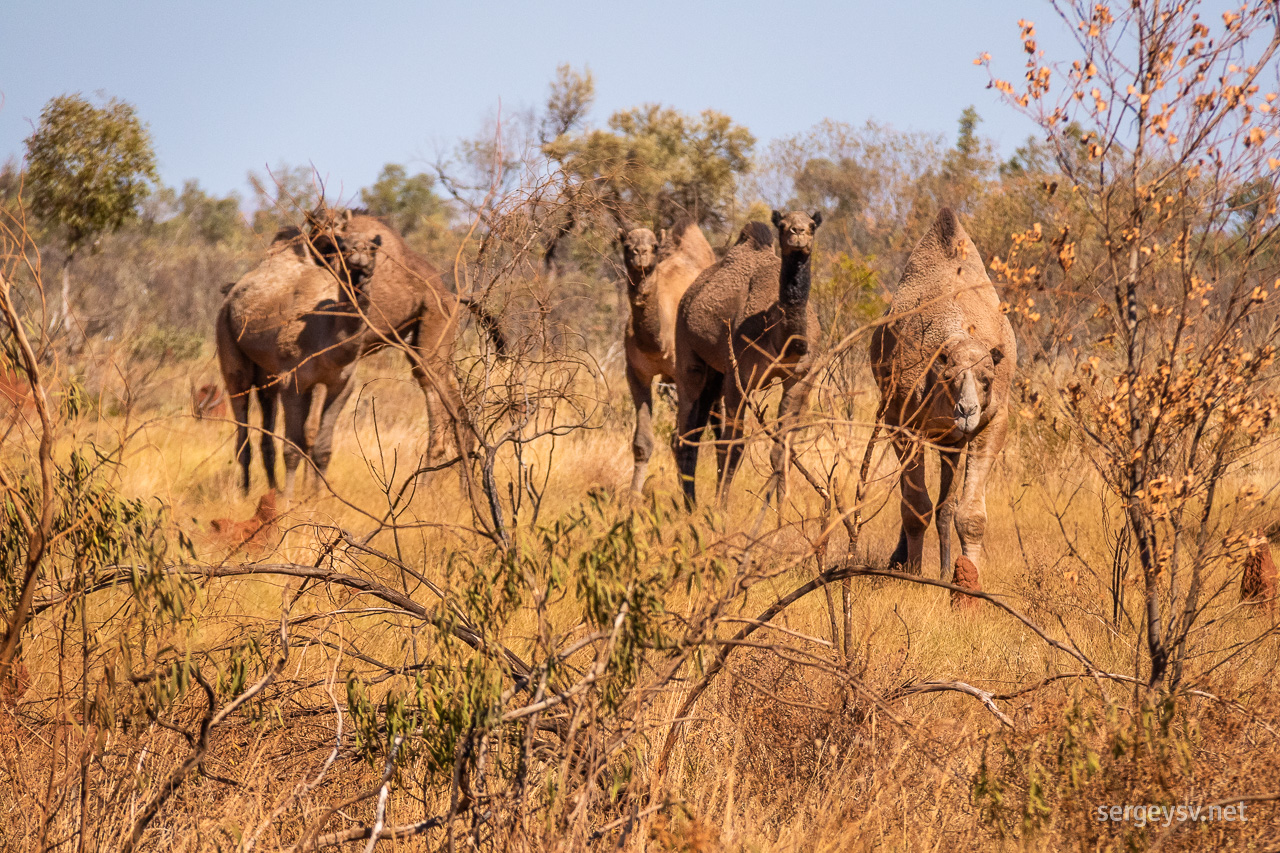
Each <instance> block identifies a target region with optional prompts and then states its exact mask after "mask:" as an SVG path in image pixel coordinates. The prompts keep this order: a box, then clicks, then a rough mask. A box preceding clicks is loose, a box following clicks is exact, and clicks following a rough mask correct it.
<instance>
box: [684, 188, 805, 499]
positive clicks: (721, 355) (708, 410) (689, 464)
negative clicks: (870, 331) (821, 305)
mask: <svg viewBox="0 0 1280 853" xmlns="http://www.w3.org/2000/svg"><path fill="white" fill-rule="evenodd" d="M773 224H774V227H775V228H777V230H778V240H779V244H780V245H781V247H782V257H781V258H779V257H778V256H777V255H775V254H774V253H773V234H772V232H771V231H770V229H769V227H768V226H767V225H765V224H764V223H762V222H752V223H748V224H747V226H746V227H745V228H743V230H742V235H741V236H740V237H739V238H738V243H737V245H735V246H734V247H733V248H732V249H730V250H729V253H728V254H727V255H725V257H724V259H723V260H721V261H719V262H718V263H716V264H715V265H713V266H711V267H709V268H708V269H706V270H704V271H703V272H702V274H701V275H699V276H698V278H697V280H696V281H694V283H693V284H692V285H691V286H690V287H689V290H688V291H687V292H686V293H685V295H684V298H683V299H681V300H680V310H679V311H678V312H677V315H676V396H677V397H678V398H679V418H678V420H677V422H676V426H677V428H676V433H675V436H674V438H673V447H674V450H675V454H676V466H677V467H678V468H679V471H680V485H681V488H682V489H683V490H684V495H685V500H686V502H687V503H688V505H689V506H693V505H694V504H695V503H696V502H697V489H696V485H695V480H694V475H695V473H696V472H697V468H698V441H699V440H700V438H701V436H702V433H703V430H704V429H705V428H706V426H707V424H708V422H709V421H711V420H712V418H713V415H715V414H716V411H715V410H716V409H717V408H719V415H718V416H717V417H715V418H714V422H713V423H712V427H713V430H714V432H715V434H716V439H717V442H716V454H717V457H718V463H719V464H718V468H719V486H718V489H717V491H718V496H719V500H720V502H721V503H723V502H724V501H725V500H727V498H728V492H729V486H730V484H731V483H732V482H733V476H734V473H735V472H736V470H737V467H738V462H739V460H740V459H741V457H742V443H741V438H742V432H743V424H744V421H745V419H746V415H747V412H746V403H747V400H748V399H749V397H750V395H751V394H752V393H753V392H754V391H757V390H759V389H761V388H764V387H765V386H766V385H769V384H770V383H771V382H773V381H774V380H781V382H782V388H783V392H782V402H781V404H780V405H779V406H778V424H777V429H776V432H775V442H774V447H773V453H772V463H773V470H774V471H775V472H776V473H781V472H782V470H783V466H784V464H785V461H786V449H785V436H786V434H787V430H788V428H789V426H790V424H791V422H792V421H794V419H795V418H796V417H798V416H799V413H800V410H801V408H803V406H804V402H805V399H806V398H807V396H808V390H809V387H808V381H807V379H808V373H809V367H810V364H811V362H812V358H811V356H810V354H809V345H810V342H812V341H816V340H817V339H818V334H819V329H818V318H817V315H816V314H815V312H814V310H813V307H812V306H810V305H809V261H810V256H811V253H812V251H813V240H814V233H815V232H816V231H817V228H818V226H819V225H820V224H822V214H821V213H819V212H815V213H813V214H807V213H803V212H799V211H793V212H791V213H788V214H786V215H785V216H784V215H783V214H781V213H779V212H778V211H776V210H775V211H774V212H773ZM726 377H728V378H729V381H728V382H726V381H725V378H726Z"/></svg>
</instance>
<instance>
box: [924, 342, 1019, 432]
mask: <svg viewBox="0 0 1280 853" xmlns="http://www.w3.org/2000/svg"><path fill="white" fill-rule="evenodd" d="M1002 360H1004V350H1002V349H1001V348H1000V347H998V346H995V347H991V348H988V347H987V346H986V345H985V344H983V343H982V342H981V341H979V340H978V339H977V338H975V337H972V336H971V335H956V336H955V337H953V338H951V339H950V340H948V341H947V342H946V343H944V344H943V345H942V348H941V349H940V350H938V353H937V354H936V355H935V356H934V359H933V366H932V368H931V370H930V378H931V380H932V383H931V384H932V386H933V394H932V401H931V402H932V405H931V406H930V408H931V409H932V413H933V417H932V418H931V419H930V420H931V421H932V422H933V423H934V424H937V425H939V426H942V425H949V428H948V429H945V431H947V432H952V431H954V432H958V433H960V434H961V435H962V436H964V437H966V438H972V437H973V436H974V435H976V434H977V432H978V430H979V429H980V428H981V426H982V413H983V412H985V411H986V410H987V407H988V406H989V405H990V403H991V384H992V382H994V381H995V377H996V366H997V365H999V364H1000V362H1001V361H1002Z"/></svg>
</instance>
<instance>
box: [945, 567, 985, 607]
mask: <svg viewBox="0 0 1280 853" xmlns="http://www.w3.org/2000/svg"><path fill="white" fill-rule="evenodd" d="M952 583H954V584H955V585H956V586H958V587H963V588H964V589H971V590H973V591H974V592H982V582H981V581H980V580H978V567H977V566H976V565H974V562H973V560H970V559H969V558H968V557H965V556H960V557H957V558H956V576H955V579H954V580H952ZM981 603H982V599H980V598H974V597H973V596H970V595H965V594H964V593H963V592H957V591H956V590H954V589H953V590H951V609H952V610H971V609H973V608H975V607H977V606H978V605H979V604H981Z"/></svg>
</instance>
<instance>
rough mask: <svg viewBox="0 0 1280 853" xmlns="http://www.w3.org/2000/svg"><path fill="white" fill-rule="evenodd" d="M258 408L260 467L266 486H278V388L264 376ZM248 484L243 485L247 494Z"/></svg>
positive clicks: (260, 378)
mask: <svg viewBox="0 0 1280 853" xmlns="http://www.w3.org/2000/svg"><path fill="white" fill-rule="evenodd" d="M259 380H260V384H259V385H258V408H259V409H262V435H261V436H259V437H258V441H259V446H260V447H261V448H262V467H263V469H264V470H265V471H266V472H267V488H269V489H276V488H279V483H277V482H276V400H277V399H278V398H279V396H280V389H279V386H277V385H276V384H275V383H274V382H272V381H271V380H270V379H268V378H267V377H265V376H261V377H259ZM248 490H249V486H248V485H247V483H246V485H245V493H246V494H247V493H248Z"/></svg>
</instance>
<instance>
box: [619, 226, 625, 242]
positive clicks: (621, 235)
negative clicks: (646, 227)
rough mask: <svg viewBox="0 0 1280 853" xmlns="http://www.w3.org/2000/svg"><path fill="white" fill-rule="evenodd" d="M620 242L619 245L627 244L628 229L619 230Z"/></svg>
mask: <svg viewBox="0 0 1280 853" xmlns="http://www.w3.org/2000/svg"><path fill="white" fill-rule="evenodd" d="M618 242H619V243H625V242H627V229H625V228H619V229H618Z"/></svg>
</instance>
